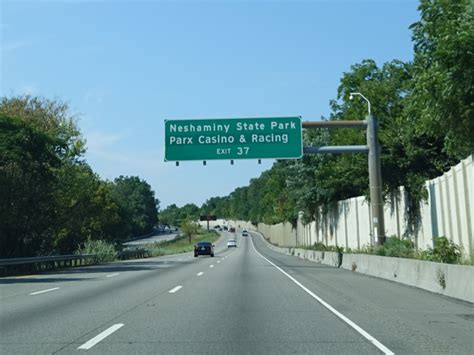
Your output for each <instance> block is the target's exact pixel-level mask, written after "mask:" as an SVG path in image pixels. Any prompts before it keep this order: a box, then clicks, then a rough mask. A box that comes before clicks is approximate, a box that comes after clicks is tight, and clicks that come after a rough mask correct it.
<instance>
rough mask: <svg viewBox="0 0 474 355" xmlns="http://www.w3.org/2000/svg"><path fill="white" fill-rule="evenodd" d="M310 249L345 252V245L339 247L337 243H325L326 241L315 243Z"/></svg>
mask: <svg viewBox="0 0 474 355" xmlns="http://www.w3.org/2000/svg"><path fill="white" fill-rule="evenodd" d="M308 249H310V250H317V251H332V252H337V253H342V252H344V247H339V246H337V245H325V244H324V243H321V242H316V243H314V244H313V245H312V246H311V247H309V248H308Z"/></svg>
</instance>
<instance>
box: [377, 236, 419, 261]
mask: <svg viewBox="0 0 474 355" xmlns="http://www.w3.org/2000/svg"><path fill="white" fill-rule="evenodd" d="M381 248H383V249H384V254H385V255H386V256H394V257H400V258H412V257H413V256H414V255H415V244H414V243H413V241H411V240H410V239H407V238H402V239H400V238H398V237H397V236H392V237H388V238H387V239H386V241H385V244H384V245H383V246H382V247H381Z"/></svg>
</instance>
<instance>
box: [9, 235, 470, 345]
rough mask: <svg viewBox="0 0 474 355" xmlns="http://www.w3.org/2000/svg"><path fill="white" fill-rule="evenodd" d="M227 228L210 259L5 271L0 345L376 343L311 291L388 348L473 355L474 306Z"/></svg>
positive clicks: (175, 258) (186, 256)
mask: <svg viewBox="0 0 474 355" xmlns="http://www.w3.org/2000/svg"><path fill="white" fill-rule="evenodd" d="M229 236H231V234H230V233H225V235H224V238H221V240H220V241H219V242H218V243H217V247H216V257H215V258H209V257H199V258H197V259H195V258H193V257H192V255H191V254H189V253H188V254H182V255H177V256H167V257H160V258H153V259H145V260H138V261H128V262H120V263H112V264H108V265H101V266H96V267H90V268H79V269H74V272H72V271H71V270H67V271H65V272H61V273H57V274H48V275H39V276H34V277H35V281H34V282H28V281H25V280H28V278H23V279H19V280H23V281H21V282H14V281H11V278H9V279H7V280H10V281H8V282H5V280H6V279H1V280H0V297H1V309H0V311H1V312H0V353H2V354H3V353H6V354H10V353H12V354H13V353H45V354H51V353H73V352H74V353H75V352H84V351H87V352H92V353H101V354H102V353H123V354H130V353H150V354H156V353H160V354H161V353H162V354H165V353H166V354H173V353H176V354H182V353H206V354H207V353H210V352H217V353H239V354H240V353H249V354H265V353H267V354H270V353H271V354H275V353H284V354H286V353H321V354H328V353H331V354H332V353H342V354H344V353H346V354H370V353H381V352H382V351H381V350H380V348H379V347H377V346H375V345H374V344H373V342H371V341H370V340H368V339H367V337H364V336H363V335H361V333H360V332H359V331H358V330H357V329H355V328H354V327H353V326H351V325H350V324H348V323H347V322H345V321H343V320H341V319H340V318H338V316H337V315H335V314H334V313H333V312H331V311H330V310H328V308H327V307H325V306H324V305H322V304H321V303H320V302H318V301H317V300H316V299H314V298H313V297H312V296H311V295H310V294H309V293H308V292H307V291H309V292H313V293H315V294H316V295H317V296H319V297H321V298H322V299H323V300H325V301H327V302H328V303H329V304H330V305H331V306H333V307H334V308H335V310H336V311H339V312H341V313H342V315H345V316H346V317H348V319H349V320H350V321H353V322H354V324H355V325H356V326H358V327H359V328H360V329H362V330H365V331H366V332H367V333H368V334H369V336H372V337H374V338H375V339H376V340H377V341H378V342H380V344H382V346H384V347H385V349H386V350H388V351H394V352H395V353H400V354H401V353H407V354H408V353H410V354H411V353H420V354H422V353H426V354H428V353H443V354H446V353H453V354H457V353H459V354H468V353H472V335H473V329H472V321H469V320H468V319H467V318H462V317H461V315H463V314H464V315H465V314H472V305H469V304H466V303H463V302H457V301H454V300H451V299H448V298H445V297H441V296H438V295H434V294H431V293H429V292H425V291H420V290H417V289H414V288H410V287H405V286H401V285H397V284H395V283H391V282H388V281H384V280H379V279H375V278H371V277H366V276H363V275H358V274H354V273H352V272H348V271H345V270H340V269H335V268H331V267H327V266H324V265H319V264H315V263H312V262H308V261H305V260H301V259H299V258H296V257H290V256H286V255H281V254H277V253H274V252H273V251H271V250H270V249H268V248H267V247H266V245H265V242H263V241H262V240H261V238H260V237H259V236H257V235H253V237H252V239H253V240H254V244H255V246H253V245H252V244H253V243H252V242H251V240H250V239H251V238H244V237H240V236H239V237H238V244H239V246H238V248H237V249H235V250H234V249H232V250H227V249H226V247H225V243H226V240H227V238H228V237H229ZM254 247H255V248H256V249H254ZM257 251H258V252H257ZM264 258H266V259H268V260H265V259H264ZM179 259H180V260H179ZM271 263H274V264H276V265H277V266H279V267H281V269H282V270H281V271H280V270H278V269H277V268H276V267H275V266H273V265H272V264H271ZM211 266H212V267H211ZM282 271H284V272H286V273H287V274H288V275H285V274H284V273H282ZM110 275H114V276H110ZM288 276H290V277H294V278H295V280H296V281H299V282H300V283H301V284H302V285H303V286H305V287H306V288H307V290H304V289H302V288H301V287H300V286H298V285H297V284H295V282H294V281H293V280H291V279H290V278H289V277H288ZM67 278H71V279H72V280H67ZM45 279H46V280H45ZM55 287H59V289H56V290H52V291H48V292H45V293H40V294H37V295H31V293H32V292H36V291H41V290H48V289H52V288H55ZM382 349H383V348H382Z"/></svg>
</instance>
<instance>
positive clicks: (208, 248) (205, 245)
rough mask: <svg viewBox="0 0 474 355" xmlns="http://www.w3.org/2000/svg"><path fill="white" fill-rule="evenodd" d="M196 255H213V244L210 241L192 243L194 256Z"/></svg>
mask: <svg viewBox="0 0 474 355" xmlns="http://www.w3.org/2000/svg"><path fill="white" fill-rule="evenodd" d="M198 255H210V256H211V257H214V244H212V243H210V242H199V243H197V244H195V245H194V257H195V258H197V257H198Z"/></svg>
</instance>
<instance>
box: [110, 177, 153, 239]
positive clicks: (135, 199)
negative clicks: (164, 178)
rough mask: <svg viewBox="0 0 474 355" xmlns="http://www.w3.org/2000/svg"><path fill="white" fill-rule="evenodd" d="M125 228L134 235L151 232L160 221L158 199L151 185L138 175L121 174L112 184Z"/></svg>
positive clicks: (111, 187) (113, 195)
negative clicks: (127, 175)
mask: <svg viewBox="0 0 474 355" xmlns="http://www.w3.org/2000/svg"><path fill="white" fill-rule="evenodd" d="M110 190H111V194H112V198H113V200H114V201H115V203H116V204H117V205H118V206H119V214H120V215H121V217H122V219H123V220H124V222H125V230H126V232H127V233H128V234H129V235H131V236H132V237H137V236H140V235H144V234H147V233H150V232H151V231H152V230H153V227H154V226H155V225H156V223H157V221H158V217H157V215H158V207H157V206H158V203H159V202H158V200H156V199H155V193H154V191H153V190H152V189H151V187H150V185H149V184H148V183H147V182H146V181H144V180H141V179H140V178H139V177H138V176H129V177H126V176H120V177H118V178H116V179H115V180H114V183H113V184H112V183H111V184H110Z"/></svg>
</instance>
